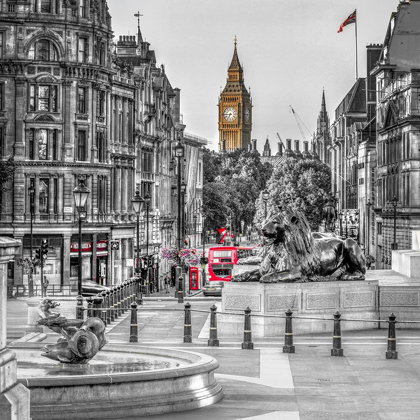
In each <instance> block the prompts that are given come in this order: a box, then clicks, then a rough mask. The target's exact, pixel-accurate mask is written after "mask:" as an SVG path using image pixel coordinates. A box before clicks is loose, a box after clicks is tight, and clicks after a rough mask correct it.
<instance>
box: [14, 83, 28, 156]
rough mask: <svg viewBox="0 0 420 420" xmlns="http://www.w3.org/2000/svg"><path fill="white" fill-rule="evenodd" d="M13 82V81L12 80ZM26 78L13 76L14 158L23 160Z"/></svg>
mask: <svg viewBox="0 0 420 420" xmlns="http://www.w3.org/2000/svg"><path fill="white" fill-rule="evenodd" d="M12 83H13V82H12ZM26 86H27V83H26V80H24V79H23V78H20V77H19V78H18V77H16V78H15V121H14V122H15V132H14V133H13V134H14V137H15V144H14V159H15V160H20V161H22V160H25V143H24V141H25V138H24V126H23V121H24V120H25V116H26Z"/></svg>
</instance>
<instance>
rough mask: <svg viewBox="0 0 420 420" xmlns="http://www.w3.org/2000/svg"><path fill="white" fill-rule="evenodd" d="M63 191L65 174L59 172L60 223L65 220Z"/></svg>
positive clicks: (58, 206) (58, 216) (58, 207)
mask: <svg viewBox="0 0 420 420" xmlns="http://www.w3.org/2000/svg"><path fill="white" fill-rule="evenodd" d="M63 193H64V174H58V197H57V200H58V202H57V204H58V205H57V213H58V215H57V219H58V222H59V223H60V222H62V221H63V207H64V201H63Z"/></svg>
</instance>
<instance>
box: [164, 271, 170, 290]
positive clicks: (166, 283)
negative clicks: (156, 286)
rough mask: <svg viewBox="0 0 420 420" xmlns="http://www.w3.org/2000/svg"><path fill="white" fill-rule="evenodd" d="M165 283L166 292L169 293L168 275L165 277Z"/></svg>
mask: <svg viewBox="0 0 420 420" xmlns="http://www.w3.org/2000/svg"><path fill="white" fill-rule="evenodd" d="M164 282H165V292H166V293H169V276H168V275H167V274H166V276H165V279H164Z"/></svg>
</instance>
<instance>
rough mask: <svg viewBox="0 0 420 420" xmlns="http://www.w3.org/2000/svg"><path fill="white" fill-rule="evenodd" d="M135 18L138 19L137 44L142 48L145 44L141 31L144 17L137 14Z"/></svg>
mask: <svg viewBox="0 0 420 420" xmlns="http://www.w3.org/2000/svg"><path fill="white" fill-rule="evenodd" d="M134 16H135V17H136V18H137V44H138V45H139V46H140V45H141V43H142V42H143V37H142V36H141V31H140V16H143V15H141V14H140V12H137V13H136V14H135V15H134Z"/></svg>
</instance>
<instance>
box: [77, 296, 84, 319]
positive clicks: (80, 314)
mask: <svg viewBox="0 0 420 420" xmlns="http://www.w3.org/2000/svg"><path fill="white" fill-rule="evenodd" d="M76 302H77V303H76V319H84V318H85V313H84V312H85V308H84V306H83V296H77V299H76Z"/></svg>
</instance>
